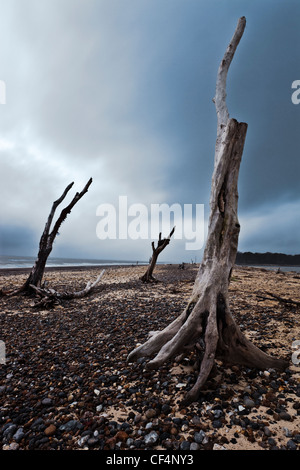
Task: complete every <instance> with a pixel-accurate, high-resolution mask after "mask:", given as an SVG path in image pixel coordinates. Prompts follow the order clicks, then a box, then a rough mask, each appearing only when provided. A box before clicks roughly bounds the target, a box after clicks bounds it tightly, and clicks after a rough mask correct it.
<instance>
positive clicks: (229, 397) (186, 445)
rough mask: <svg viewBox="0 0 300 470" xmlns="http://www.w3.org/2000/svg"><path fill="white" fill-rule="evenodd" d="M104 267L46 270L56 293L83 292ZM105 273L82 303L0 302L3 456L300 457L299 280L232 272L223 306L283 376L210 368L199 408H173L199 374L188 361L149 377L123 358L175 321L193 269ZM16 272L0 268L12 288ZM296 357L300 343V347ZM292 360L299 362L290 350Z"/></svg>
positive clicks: (256, 271)
mask: <svg viewBox="0 0 300 470" xmlns="http://www.w3.org/2000/svg"><path fill="white" fill-rule="evenodd" d="M102 269H103V267H99V268H97V267H93V268H91V267H86V268H85V267H81V268H80V269H71V268H65V269H59V268H53V269H48V270H46V273H45V277H44V279H45V280H46V281H47V285H48V286H51V287H53V288H54V289H56V290H57V291H63V290H68V291H70V290H74V291H75V290H76V291H78V290H81V289H82V288H84V287H85V285H86V283H87V282H88V281H90V280H91V281H93V280H95V279H96V278H97V276H98V275H99V273H100V272H101V271H102ZM145 269H146V268H145V266H135V265H134V266H108V267H106V268H105V274H104V276H103V278H102V281H101V283H100V284H99V285H98V286H97V287H96V289H95V290H94V291H93V292H92V293H91V294H90V295H89V296H87V297H85V298H82V299H74V300H69V301H64V302H62V303H61V304H57V305H54V306H53V307H51V308H49V309H47V310H45V309H42V310H40V309H36V308H35V307H34V299H33V298H31V297H28V296H23V295H19V296H15V297H11V298H7V297H2V298H0V305H1V311H0V340H2V341H4V343H5V346H6V362H5V364H2V365H0V448H1V449H2V450H101V451H102V450H103V451H105V450H110V451H111V450H113V451H115V450H156V451H158V450H166V451H169V452H172V451H198V450H287V451H291V450H300V364H299V363H297V360H292V357H294V358H297V357H298V356H297V354H294V356H292V354H293V352H294V353H295V350H293V348H292V346H293V344H294V345H295V341H298V340H300V323H299V320H300V308H299V306H297V305H296V304H287V303H284V302H280V301H279V300H276V299H275V298H273V299H270V298H268V295H267V294H266V293H267V292H272V293H274V294H276V295H278V296H280V297H282V298H285V299H292V300H294V301H295V302H299V301H300V275H299V273H296V272H293V271H291V272H284V273H283V272H278V273H277V272H275V271H270V270H266V269H262V268H251V267H242V266H236V267H235V269H234V271H233V275H232V279H231V282H230V305H231V310H232V313H233V315H234V318H235V320H236V322H237V323H238V325H239V326H240V328H241V329H242V331H243V332H244V333H245V335H246V336H247V337H249V338H250V339H251V340H252V341H253V342H254V343H255V344H256V345H257V346H258V347H260V348H261V349H263V350H264V351H265V352H267V353H268V354H271V355H275V356H278V357H282V358H285V359H288V360H289V364H290V366H289V367H288V368H287V369H286V370H285V371H283V372H278V371H275V370H272V369H269V370H263V371H259V370H256V369H249V368H246V367H241V366H231V367H228V366H224V365H223V364H222V363H219V362H218V361H216V364H215V366H214V369H213V371H212V373H211V376H210V377H209V380H208V381H207V383H206V384H205V387H204V388H203V390H202V392H201V395H200V397H199V400H198V401H197V402H195V403H193V404H191V405H189V406H187V407H185V408H182V407H181V406H180V401H181V399H182V397H183V396H184V393H185V391H187V390H189V389H190V388H191V387H192V385H193V383H194V382H195V380H196V377H197V370H195V368H194V363H195V357H194V353H193V352H191V353H190V355H188V356H187V357H185V358H183V359H181V360H180V361H179V362H176V358H175V359H174V361H171V362H169V363H167V364H165V365H164V366H162V367H161V368H159V369H158V370H156V371H148V370H146V368H145V364H146V359H145V358H141V359H140V360H139V361H138V362H137V363H128V362H127V356H128V354H129V352H130V351H132V349H134V348H135V347H136V346H137V345H138V344H140V343H143V342H144V341H145V340H146V339H147V337H148V333H149V332H150V331H153V330H160V329H162V328H164V327H165V326H166V325H168V324H169V323H170V322H171V321H172V320H173V319H175V318H176V316H178V315H179V314H180V312H181V311H182V309H183V308H184V307H185V305H186V302H187V301H188V299H189V297H190V294H191V292H192V288H193V284H194V280H195V277H196V274H197V270H198V266H197V265H192V264H186V265H185V269H179V267H178V265H158V266H157V267H156V269H155V272H154V275H155V277H156V278H157V279H158V280H159V282H158V283H151V284H143V283H142V282H141V281H140V279H139V278H140V276H141V275H142V274H144V272H145ZM27 275H28V274H27V273H26V272H24V271H18V270H15V271H11V272H9V271H8V270H2V272H1V276H0V287H1V288H7V289H12V288H16V287H18V286H20V285H21V284H22V282H24V281H25V280H26V278H27ZM299 349H300V347H299ZM299 357H300V354H299Z"/></svg>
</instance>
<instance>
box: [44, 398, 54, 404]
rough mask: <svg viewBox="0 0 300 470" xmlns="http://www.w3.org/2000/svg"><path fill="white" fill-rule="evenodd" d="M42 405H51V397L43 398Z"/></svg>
mask: <svg viewBox="0 0 300 470" xmlns="http://www.w3.org/2000/svg"><path fill="white" fill-rule="evenodd" d="M42 405H44V406H51V405H52V400H51V398H44V399H43V400H42Z"/></svg>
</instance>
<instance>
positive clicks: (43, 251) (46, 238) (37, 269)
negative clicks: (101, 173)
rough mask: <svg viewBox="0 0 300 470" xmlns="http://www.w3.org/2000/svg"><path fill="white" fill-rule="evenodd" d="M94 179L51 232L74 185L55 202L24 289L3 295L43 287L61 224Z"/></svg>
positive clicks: (62, 213) (77, 194)
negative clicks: (55, 216) (55, 218)
mask: <svg viewBox="0 0 300 470" xmlns="http://www.w3.org/2000/svg"><path fill="white" fill-rule="evenodd" d="M92 181H93V180H92V178H90V180H89V181H88V183H87V184H86V185H85V187H84V189H83V190H82V191H81V192H80V193H76V194H75V196H74V197H73V199H72V201H71V202H70V203H69V204H68V205H67V206H66V207H65V208H64V209H63V210H62V211H61V213H60V216H59V217H58V219H57V220H56V222H55V224H54V227H53V229H52V231H51V232H50V229H51V225H52V222H53V218H54V215H55V211H56V209H57V207H58V206H59V205H60V204H61V203H62V201H63V200H64V199H65V197H66V196H67V194H68V192H69V191H70V189H71V188H72V186H73V184H74V183H71V184H69V185H68V186H67V187H66V189H65V190H64V192H63V194H62V195H61V197H60V198H59V199H57V201H54V202H53V205H52V208H51V212H50V214H49V216H48V220H47V222H46V225H45V228H44V231H43V234H42V236H41V239H40V244H39V251H38V255H37V259H36V261H35V264H34V266H33V267H32V270H31V272H30V274H29V276H28V278H27V280H26V281H25V283H24V284H23V286H22V287H20V288H19V289H17V290H15V291H12V292H5V291H3V290H2V291H1V294H2V295H7V296H12V295H15V294H18V293H21V292H31V291H32V292H33V289H32V286H35V287H38V288H39V287H41V283H42V279H43V276H44V271H45V266H46V263H47V259H48V257H49V255H50V253H51V251H52V248H53V243H54V239H55V237H56V235H57V233H58V231H59V229H60V227H61V224H62V223H63V222H64V221H65V220H66V218H67V216H68V214H70V212H71V210H72V208H73V207H74V206H75V204H77V202H78V201H79V200H80V199H81V198H82V197H83V196H84V194H85V193H86V192H87V191H88V189H89V187H90V185H91V183H92Z"/></svg>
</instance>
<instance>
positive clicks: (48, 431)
mask: <svg viewBox="0 0 300 470" xmlns="http://www.w3.org/2000/svg"><path fill="white" fill-rule="evenodd" d="M55 431H56V426H54V424H50V426H48V427H47V428H46V429H45V431H44V433H45V434H46V436H53V434H55Z"/></svg>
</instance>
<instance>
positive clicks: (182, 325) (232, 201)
mask: <svg viewBox="0 0 300 470" xmlns="http://www.w3.org/2000/svg"><path fill="white" fill-rule="evenodd" d="M245 24H246V20H245V18H244V17H242V18H240V19H239V22H238V25H237V28H236V31H235V33H234V36H233V38H232V40H231V42H230V44H229V46H228V48H227V50H226V53H225V55H224V58H223V60H222V62H221V64H220V67H219V70H218V77H217V86H216V95H215V98H214V100H213V101H214V103H215V106H216V111H217V117H218V127H217V140H216V147H215V162H214V172H213V176H212V185H211V196H210V219H209V227H208V236H207V240H206V246H205V250H204V254H203V259H202V262H201V264H200V267H199V271H198V273H197V277H196V280H195V283H194V288H193V292H192V295H191V298H190V300H189V302H188V304H187V306H186V308H185V310H184V311H183V312H182V313H181V315H180V316H179V317H178V318H176V319H175V320H174V321H173V322H172V323H171V324H170V325H168V326H167V327H166V328H165V329H164V330H162V331H160V332H155V333H154V334H152V336H151V337H150V338H149V339H148V341H146V342H145V343H144V344H143V345H141V346H139V347H138V348H136V349H135V350H133V351H132V352H131V353H130V354H129V356H128V358H127V360H128V362H132V361H135V360H137V359H138V358H139V357H150V356H153V355H155V357H154V358H153V359H152V360H151V361H150V362H149V363H148V364H147V367H148V368H158V367H160V366H161V365H162V364H163V363H165V362H166V361H168V360H170V359H171V358H173V357H174V356H176V355H178V354H179V353H183V352H184V351H190V350H191V349H194V348H195V347H196V350H197V351H198V353H199V352H200V369H199V374H198V378H197V380H196V383H195V384H194V386H193V387H192V389H191V390H190V391H189V392H188V393H187V395H186V397H185V400H184V403H185V404H187V403H190V402H192V401H195V400H196V399H197V398H198V396H199V393H200V390H201V388H202V387H203V385H204V384H205V382H206V380H207V378H208V376H209V374H210V372H211V369H212V367H213V365H214V362H215V359H220V360H222V361H223V362H226V363H229V364H241V365H246V366H248V367H257V368H260V369H265V368H270V367H272V368H278V369H284V368H286V367H287V365H288V364H287V362H286V361H283V360H281V359H277V358H275V357H272V356H268V355H267V354H265V353H264V352H263V351H261V350H260V349H259V348H257V347H256V346H255V345H254V344H252V343H251V342H250V341H249V340H248V339H247V338H246V337H245V336H244V335H243V334H242V332H241V331H240V329H239V327H238V326H237V324H236V323H235V321H234V318H233V316H232V314H231V312H230V308H229V294H228V287H229V281H230V276H231V272H232V269H233V267H234V263H235V258H236V253H237V247H238V237H239V231H240V224H239V221H238V216H237V206H238V174H239V168H240V162H241V157H242V153H243V148H244V143H245V138H246V132H247V124H246V123H239V122H237V121H236V120H235V119H230V118H229V113H228V110H227V106H226V79H227V72H228V68H229V66H230V63H231V61H232V58H233V55H234V53H235V51H236V48H237V46H238V44H239V41H240V39H241V37H242V35H243V32H244V29H245Z"/></svg>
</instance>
